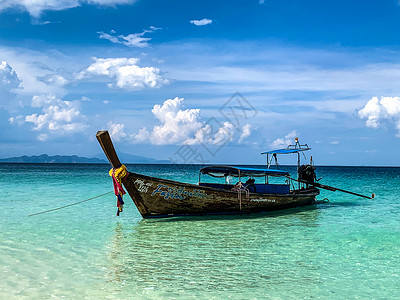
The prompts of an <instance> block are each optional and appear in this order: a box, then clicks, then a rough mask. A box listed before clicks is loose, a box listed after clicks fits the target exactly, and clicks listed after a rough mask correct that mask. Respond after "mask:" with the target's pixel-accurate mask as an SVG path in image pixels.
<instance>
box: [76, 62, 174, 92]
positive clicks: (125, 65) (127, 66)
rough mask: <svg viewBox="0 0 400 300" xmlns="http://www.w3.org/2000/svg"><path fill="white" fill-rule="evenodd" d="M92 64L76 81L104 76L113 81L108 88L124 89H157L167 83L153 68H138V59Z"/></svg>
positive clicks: (157, 70) (158, 71) (79, 74)
mask: <svg viewBox="0 0 400 300" xmlns="http://www.w3.org/2000/svg"><path fill="white" fill-rule="evenodd" d="M93 59H94V61H95V62H94V63H93V64H91V65H90V66H89V67H88V68H86V69H85V70H83V71H81V72H80V73H78V75H77V76H76V79H78V80H81V79H84V78H92V77H96V76H105V77H108V78H111V79H113V80H114V81H113V82H112V83H109V84H108V86H109V87H113V86H116V87H118V88H124V89H143V88H145V87H149V88H158V87H160V86H162V85H164V84H167V83H168V80H167V79H165V78H163V77H162V76H161V75H160V70H159V69H158V68H154V67H139V66H138V65H137V64H138V62H139V59H138V58H93Z"/></svg>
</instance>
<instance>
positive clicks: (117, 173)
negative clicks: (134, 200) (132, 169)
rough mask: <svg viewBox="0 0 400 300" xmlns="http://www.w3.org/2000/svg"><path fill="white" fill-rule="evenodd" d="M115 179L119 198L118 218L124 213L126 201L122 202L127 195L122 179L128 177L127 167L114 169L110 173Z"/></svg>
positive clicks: (114, 183)
mask: <svg viewBox="0 0 400 300" xmlns="http://www.w3.org/2000/svg"><path fill="white" fill-rule="evenodd" d="M109 174H110V176H111V177H112V179H113V186H114V194H115V196H117V208H118V209H117V216H119V213H120V212H122V209H123V207H124V201H123V200H122V197H123V195H125V194H126V192H125V190H124V188H123V187H122V179H123V178H124V177H125V176H127V175H128V171H127V170H126V167H125V165H121V166H120V167H119V168H115V169H114V168H113V169H111V170H110V172H109Z"/></svg>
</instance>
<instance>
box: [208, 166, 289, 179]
mask: <svg viewBox="0 0 400 300" xmlns="http://www.w3.org/2000/svg"><path fill="white" fill-rule="evenodd" d="M200 173H202V174H207V175H211V176H214V177H225V176H234V177H239V176H241V177H245V176H251V177H263V176H267V175H268V176H288V175H289V172H287V171H282V170H276V169H267V168H245V167H232V166H209V167H205V168H202V169H201V170H200Z"/></svg>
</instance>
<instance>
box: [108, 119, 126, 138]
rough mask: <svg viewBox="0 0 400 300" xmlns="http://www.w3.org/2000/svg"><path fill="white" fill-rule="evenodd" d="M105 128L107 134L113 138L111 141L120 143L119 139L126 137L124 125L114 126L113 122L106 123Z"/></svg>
mask: <svg viewBox="0 0 400 300" xmlns="http://www.w3.org/2000/svg"><path fill="white" fill-rule="evenodd" d="M107 127H108V132H109V133H110V136H111V137H112V138H113V140H115V141H120V140H121V139H123V138H125V137H126V133H125V131H124V128H125V125H124V124H115V123H113V122H108V123H107Z"/></svg>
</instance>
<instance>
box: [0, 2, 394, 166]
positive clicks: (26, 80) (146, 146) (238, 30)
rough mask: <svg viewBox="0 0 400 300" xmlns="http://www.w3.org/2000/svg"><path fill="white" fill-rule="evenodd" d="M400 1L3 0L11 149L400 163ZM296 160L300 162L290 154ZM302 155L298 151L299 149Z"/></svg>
mask: <svg viewBox="0 0 400 300" xmlns="http://www.w3.org/2000/svg"><path fill="white" fill-rule="evenodd" d="M399 19H400V2H399V1H398V0H379V1H378V0H376V1H375V0H369V1H337V0H336V1H329V0H328V1H317V0H302V1H300V0H285V1H278V0H264V1H262V0H261V1H259V0H254V1H252V0H246V1H183V0H182V1H153V0H146V1H143V0H136V1H132V0H115V1H113V0H91V1H88V0H64V1H56V0H35V1H29V0H24V1H22V0H14V1H9V0H2V1H1V0H0V129H1V130H0V157H9V156H20V155H38V154H42V153H47V154H50V155H54V154H64V155H72V154H77V155H81V156H93V155H97V154H99V153H100V152H101V151H100V148H99V146H98V144H97V142H96V140H95V133H96V132H97V130H103V129H108V130H109V131H110V132H111V133H112V135H113V139H114V141H115V144H116V147H117V149H118V150H119V151H120V152H126V153H131V154H134V155H139V156H147V157H153V158H158V159H172V160H174V161H176V162H178V163H194V162H205V163H206V162H210V163H252V164H263V163H264V162H265V160H264V159H265V158H264V157H262V156H261V155H260V154H259V153H261V152H263V151H266V150H270V149H272V148H275V147H285V146H286V145H287V144H288V143H290V142H293V141H294V137H295V136H298V137H299V139H300V141H301V142H305V143H308V144H309V146H311V147H312V148H313V157H314V160H315V162H316V163H317V164H325V165H389V166H390V165H393V166H399V165H400V155H399V154H398V150H397V149H398V148H399V146H400V85H399V83H400V52H399V50H400V23H399V22H398V20H399ZM282 162H283V163H285V162H286V160H283V161H282ZM288 162H294V161H288Z"/></svg>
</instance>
